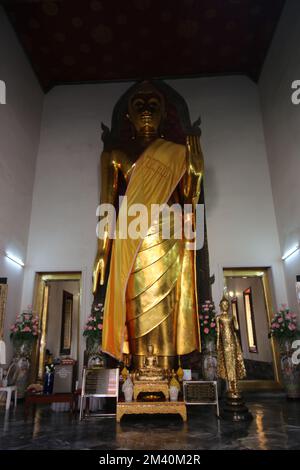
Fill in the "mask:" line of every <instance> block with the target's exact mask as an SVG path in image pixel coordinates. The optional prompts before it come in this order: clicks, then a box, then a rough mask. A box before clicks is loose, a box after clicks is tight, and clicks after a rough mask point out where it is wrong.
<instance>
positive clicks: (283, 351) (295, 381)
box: [279, 338, 300, 399]
mask: <svg viewBox="0 0 300 470" xmlns="http://www.w3.org/2000/svg"><path fill="white" fill-rule="evenodd" d="M292 343H293V339H290V338H289V339H285V340H283V341H281V342H280V344H279V346H280V365H281V374H282V381H283V385H284V388H285V391H286V394H287V398H291V399H299V398H300V364H293V360H292V355H293V352H294V350H293V349H292Z"/></svg>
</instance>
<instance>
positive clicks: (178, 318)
mask: <svg viewBox="0 0 300 470" xmlns="http://www.w3.org/2000/svg"><path fill="white" fill-rule="evenodd" d="M185 170H186V149H185V147H184V146H183V145H178V144H174V143H173V142H168V141H165V140H162V139H157V140H156V141H154V142H153V143H152V144H151V145H150V146H149V147H148V148H147V149H146V150H145V151H144V153H143V154H142V155H141V156H140V158H139V159H138V160H137V162H136V164H135V168H134V170H133V173H132V175H131V178H130V182H129V184H128V187H127V191H126V194H125V195H126V196H127V205H128V209H129V208H130V206H131V205H132V204H144V205H145V206H146V208H147V209H148V214H151V205H152V204H165V203H167V202H168V201H170V200H171V196H172V194H173V193H174V191H175V189H176V187H177V186H178V183H179V182H180V180H181V178H182V177H183V175H184V173H185ZM121 214H122V215H121ZM121 217H122V218H123V221H124V217H125V219H126V222H127V226H128V225H129V224H130V222H131V221H132V220H133V219H134V217H133V218H132V217H131V216H129V215H128V212H126V214H124V212H122V205H121V208H120V211H119V216H118V220H117V224H116V225H117V226H116V238H115V239H114V241H113V246H112V256H111V262H110V274H109V279H108V286H107V292H106V299H105V305H104V319H103V337H102V350H103V351H104V352H106V353H108V354H110V355H111V356H113V357H115V358H116V359H118V360H121V359H122V354H123V353H131V354H133V355H138V356H142V355H146V347H147V344H153V345H154V347H155V354H156V355H157V356H176V355H182V354H187V353H189V352H192V351H194V350H195V349H199V347H200V341H199V324H198V312H197V294H196V274H195V252H194V251H191V250H188V249H186V241H185V240H184V239H183V238H181V239H176V238H175V230H171V234H172V236H171V238H170V239H167V240H163V239H162V234H161V232H160V230H159V227H160V225H161V223H164V221H161V222H159V221H156V223H154V224H153V225H152V226H150V228H149V230H148V232H147V235H146V237H145V238H144V239H142V238H141V237H140V238H138V239H133V238H129V237H128V238H126V239H125V238H122V234H121ZM149 223H150V216H149ZM141 339H142V340H141Z"/></svg>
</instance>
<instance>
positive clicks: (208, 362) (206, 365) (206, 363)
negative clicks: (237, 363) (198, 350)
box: [202, 339, 218, 381]
mask: <svg viewBox="0 0 300 470" xmlns="http://www.w3.org/2000/svg"><path fill="white" fill-rule="evenodd" d="M217 365H218V362H217V352H216V343H215V340H214V339H212V340H206V341H205V342H204V348H203V352H202V375H203V379H204V380H208V381H213V380H217Z"/></svg>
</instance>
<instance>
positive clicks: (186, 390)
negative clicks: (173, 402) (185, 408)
mask: <svg viewBox="0 0 300 470" xmlns="http://www.w3.org/2000/svg"><path fill="white" fill-rule="evenodd" d="M183 396H184V401H185V403H186V404H187V405H204V404H216V402H217V400H218V393H217V383H216V382H207V381H186V382H183Z"/></svg>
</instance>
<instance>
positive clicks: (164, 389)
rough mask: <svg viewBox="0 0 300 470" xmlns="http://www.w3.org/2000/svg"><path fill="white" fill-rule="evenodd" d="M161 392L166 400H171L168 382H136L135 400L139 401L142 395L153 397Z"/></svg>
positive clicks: (134, 389)
mask: <svg viewBox="0 0 300 470" xmlns="http://www.w3.org/2000/svg"><path fill="white" fill-rule="evenodd" d="M159 392H161V393H162V394H163V395H164V397H165V399H166V400H169V384H168V382H167V381H157V382H147V381H142V380H136V381H135V382H134V385H133V398H134V400H137V398H138V396H139V394H140V393H143V394H148V395H150V396H152V395H153V394H154V393H159Z"/></svg>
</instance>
